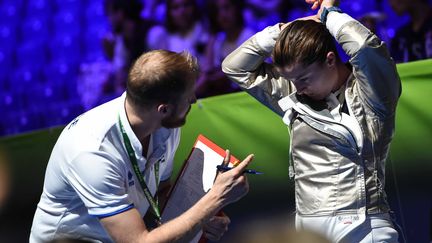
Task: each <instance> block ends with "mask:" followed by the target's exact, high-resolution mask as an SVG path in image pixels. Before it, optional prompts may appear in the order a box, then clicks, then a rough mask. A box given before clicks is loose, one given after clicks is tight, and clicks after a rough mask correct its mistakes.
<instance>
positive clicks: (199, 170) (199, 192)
mask: <svg viewBox="0 0 432 243" xmlns="http://www.w3.org/2000/svg"><path fill="white" fill-rule="evenodd" d="M224 158H225V150H224V149H222V148H221V147H219V146H218V145H216V144H215V143H214V142H212V141H210V140H209V139H208V138H206V137H205V136H203V135H202V134H200V135H198V138H197V140H196V141H195V144H194V146H193V147H192V150H191V152H190V154H189V157H188V158H187V160H186V161H185V163H184V164H183V167H182V169H181V170H180V173H179V175H178V177H177V179H176V181H175V183H174V185H173V187H172V189H171V190H170V192H169V195H168V198H167V201H166V204H165V206H164V208H163V210H162V223H166V222H168V221H169V220H171V219H174V218H176V217H178V216H180V215H181V214H182V213H184V212H185V211H187V210H188V209H189V208H191V207H192V206H193V205H195V203H196V202H197V201H198V200H200V199H201V198H202V197H203V196H204V195H205V194H206V193H207V192H208V191H209V190H210V189H211V187H212V186H213V182H214V180H215V178H216V174H217V169H216V166H217V165H220V164H222V162H223V159H224ZM236 160H237V159H236V158H235V157H234V156H232V155H231V157H230V164H231V165H229V166H230V167H231V166H232V164H233V163H234V162H235V161H236ZM202 233H203V232H202V231H200V232H199V233H198V234H197V235H196V236H195V237H194V238H193V240H192V241H190V242H193V243H196V242H200V238H201V236H202Z"/></svg>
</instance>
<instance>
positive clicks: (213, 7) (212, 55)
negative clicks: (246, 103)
mask: <svg viewBox="0 0 432 243" xmlns="http://www.w3.org/2000/svg"><path fill="white" fill-rule="evenodd" d="M207 7H208V11H209V20H210V30H211V35H210V38H209V42H208V44H207V46H206V56H205V60H204V62H203V64H202V66H203V67H202V75H201V77H200V78H199V80H198V82H197V86H196V92H197V97H198V98H201V97H206V96H212V95H218V94H224V93H229V92H233V91H237V90H239V88H238V86H237V85H236V84H234V83H232V82H231V81H229V79H228V78H227V77H226V76H225V74H224V73H223V72H222V70H221V63H222V61H223V59H224V58H225V57H226V56H227V55H228V54H229V53H231V52H232V51H234V50H235V49H236V48H237V47H238V46H239V45H240V44H241V43H243V42H244V41H246V40H247V39H248V38H249V37H251V36H252V35H253V34H254V31H253V30H251V29H250V28H248V27H246V26H245V22H244V18H243V9H244V1H243V0H209V1H208V5H207Z"/></svg>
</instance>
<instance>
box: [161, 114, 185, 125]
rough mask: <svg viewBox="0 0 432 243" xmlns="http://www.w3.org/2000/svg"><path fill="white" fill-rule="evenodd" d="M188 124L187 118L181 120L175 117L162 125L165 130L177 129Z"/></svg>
mask: <svg viewBox="0 0 432 243" xmlns="http://www.w3.org/2000/svg"><path fill="white" fill-rule="evenodd" d="M185 123H186V116H184V117H182V118H179V117H174V116H169V117H166V118H165V119H163V120H162V121H161V125H162V126H163V127H165V128H177V127H181V126H183V125H184V124H185Z"/></svg>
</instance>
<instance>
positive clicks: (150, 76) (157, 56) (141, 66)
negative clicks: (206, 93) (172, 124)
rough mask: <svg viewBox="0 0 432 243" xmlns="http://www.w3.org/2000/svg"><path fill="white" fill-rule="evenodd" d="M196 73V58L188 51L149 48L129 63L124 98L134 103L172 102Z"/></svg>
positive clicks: (192, 82) (192, 81)
mask: <svg viewBox="0 0 432 243" xmlns="http://www.w3.org/2000/svg"><path fill="white" fill-rule="evenodd" d="M198 74H199V66H198V62H197V59H196V58H195V57H193V56H192V55H191V54H190V53H188V52H181V53H176V52H172V51H167V50H153V51H149V52H146V53H144V54H143V55H141V56H140V57H139V58H138V59H137V60H136V61H135V62H134V64H133V65H132V67H131V69H130V71H129V75H128V80H127V88H126V98H127V99H128V100H130V101H131V102H132V104H135V105H138V106H147V107H148V106H151V105H155V104H157V103H171V104H173V103H175V102H176V101H177V100H178V98H179V97H180V96H181V95H182V94H183V93H184V91H185V90H186V88H187V87H190V85H194V83H195V81H196V79H197V77H198Z"/></svg>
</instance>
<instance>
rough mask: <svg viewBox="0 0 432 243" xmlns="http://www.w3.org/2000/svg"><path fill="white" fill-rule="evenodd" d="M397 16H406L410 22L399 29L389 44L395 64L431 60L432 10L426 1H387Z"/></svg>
mask: <svg viewBox="0 0 432 243" xmlns="http://www.w3.org/2000/svg"><path fill="white" fill-rule="evenodd" d="M389 3H390V6H391V7H392V8H393V10H394V11H395V12H396V14H398V15H403V14H408V15H409V16H410V22H409V23H407V24H405V25H403V26H402V27H400V28H399V29H398V30H397V32H396V35H395V37H394V38H393V40H392V42H391V54H392V56H393V58H394V59H395V61H396V62H409V61H414V60H420V59H426V58H432V8H431V6H430V4H429V3H428V0H389Z"/></svg>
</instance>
